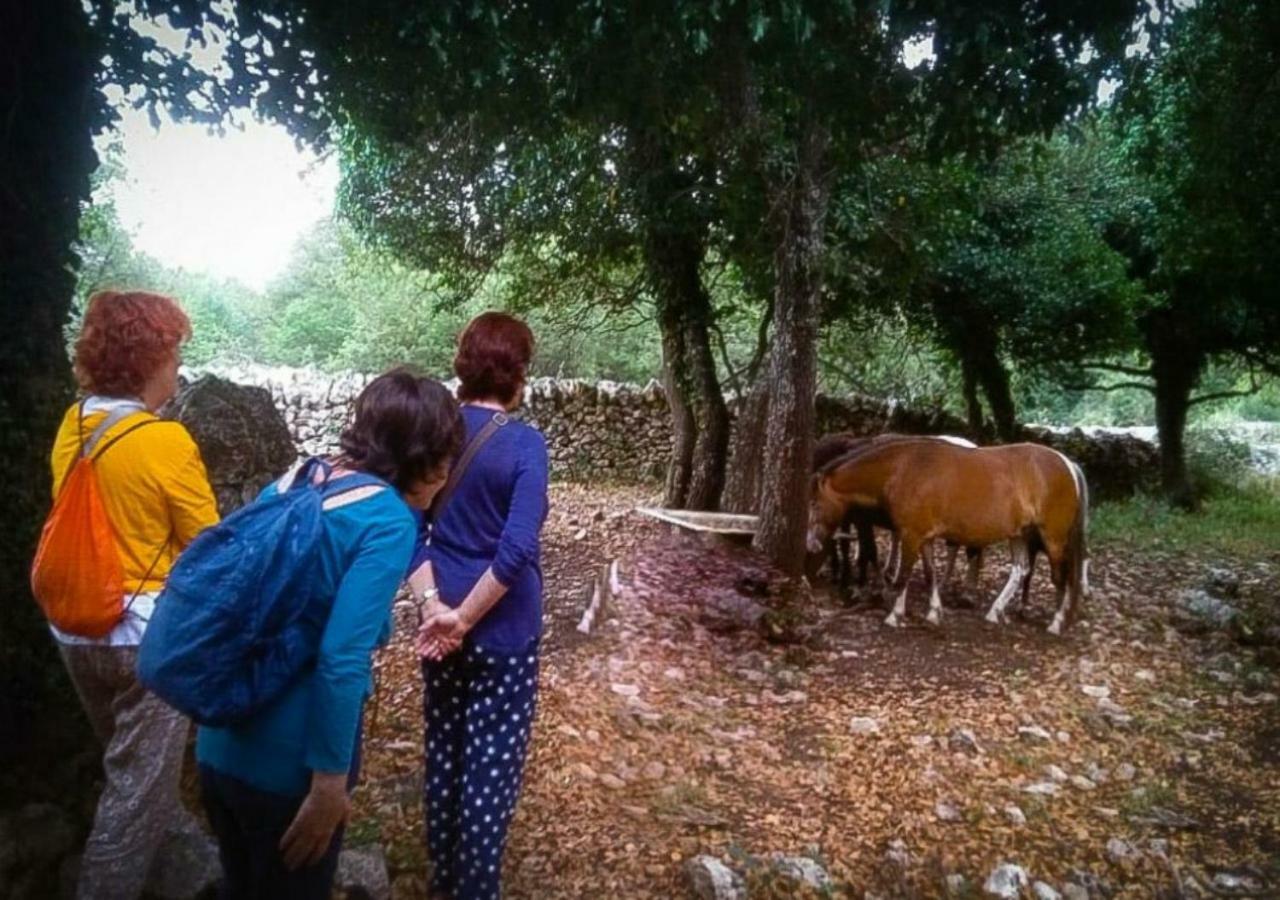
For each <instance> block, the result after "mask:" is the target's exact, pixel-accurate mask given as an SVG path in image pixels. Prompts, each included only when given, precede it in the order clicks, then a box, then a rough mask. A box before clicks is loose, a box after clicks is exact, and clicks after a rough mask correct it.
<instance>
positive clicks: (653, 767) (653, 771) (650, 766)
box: [641, 761, 667, 781]
mask: <svg viewBox="0 0 1280 900" xmlns="http://www.w3.org/2000/svg"><path fill="white" fill-rule="evenodd" d="M641 772H642V774H643V775H644V777H645V778H649V779H652V780H653V781H657V780H659V779H660V778H662V776H663V775H666V774H667V767H666V766H664V765H663V764H662V763H660V762H657V761H654V762H650V763H646V764H645V767H644V769H643V770H641Z"/></svg>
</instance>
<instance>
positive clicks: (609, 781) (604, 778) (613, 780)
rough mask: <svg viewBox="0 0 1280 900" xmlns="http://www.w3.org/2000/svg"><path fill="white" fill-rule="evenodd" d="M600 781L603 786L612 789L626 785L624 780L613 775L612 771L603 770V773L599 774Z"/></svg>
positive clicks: (618, 788) (620, 788)
mask: <svg viewBox="0 0 1280 900" xmlns="http://www.w3.org/2000/svg"><path fill="white" fill-rule="evenodd" d="M600 783H601V784H603V785H604V786H605V787H607V788H611V789H612V790H615V791H619V790H622V789H623V788H624V787H626V786H627V783H626V782H625V781H623V780H622V779H621V778H619V777H618V776H617V775H614V774H613V773H612V772H605V773H604V774H603V775H601V776H600Z"/></svg>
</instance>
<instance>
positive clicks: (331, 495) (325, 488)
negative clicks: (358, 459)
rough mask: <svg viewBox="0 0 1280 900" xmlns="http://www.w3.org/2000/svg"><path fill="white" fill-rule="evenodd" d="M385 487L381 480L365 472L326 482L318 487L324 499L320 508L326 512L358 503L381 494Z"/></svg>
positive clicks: (385, 484)
mask: <svg viewBox="0 0 1280 900" xmlns="http://www.w3.org/2000/svg"><path fill="white" fill-rule="evenodd" d="M386 487H387V483H386V482H385V481H383V480H382V479H381V478H378V477H376V476H373V475H369V474H367V473H365V472H355V473H354V474H351V475H344V476H342V477H341V478H338V479H337V480H336V481H332V482H330V481H326V482H325V483H324V484H322V485H320V494H321V496H322V497H323V498H324V499H323V501H322V503H321V508H322V509H324V510H325V511H328V510H331V509H339V508H341V507H343V506H348V505H350V504H352V503H359V502H360V501H361V500H365V499H367V498H369V497H372V496H374V495H375V494H380V493H382V492H383V490H385V489H386Z"/></svg>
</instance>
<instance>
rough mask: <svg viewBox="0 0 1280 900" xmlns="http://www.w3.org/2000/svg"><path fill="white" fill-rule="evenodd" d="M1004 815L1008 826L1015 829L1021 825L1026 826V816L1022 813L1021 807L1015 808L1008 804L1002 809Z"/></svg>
mask: <svg viewBox="0 0 1280 900" xmlns="http://www.w3.org/2000/svg"><path fill="white" fill-rule="evenodd" d="M1004 814H1005V817H1006V818H1007V819H1008V820H1009V822H1010V824H1012V825H1014V826H1015V827H1018V828H1021V827H1022V826H1023V825H1026V824H1027V814H1026V813H1024V812H1023V811H1022V807H1020V806H1015V805H1013V804H1012V803H1010V804H1009V805H1008V806H1006V807H1005V808H1004Z"/></svg>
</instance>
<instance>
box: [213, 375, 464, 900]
mask: <svg viewBox="0 0 1280 900" xmlns="http://www.w3.org/2000/svg"><path fill="white" fill-rule="evenodd" d="M461 439H462V422H461V420H460V417H459V413H458V407H457V404H456V403H455V402H454V399H453V397H451V396H450V395H449V392H448V390H446V389H445V387H444V386H443V385H441V384H440V383H438V382H435V381H431V380H430V379H426V378H418V377H416V376H414V375H412V374H410V373H409V372H407V371H403V370H397V371H394V372H389V373H387V374H386V375H383V376H381V377H379V378H377V379H375V380H374V381H373V382H371V383H370V384H369V386H368V387H367V388H365V390H364V392H363V393H362V394H361V395H360V397H359V398H358V399H357V400H356V406H355V418H354V421H353V423H352V425H351V427H350V428H348V429H347V430H346V431H345V432H344V433H343V435H342V455H340V456H339V457H337V458H336V459H334V460H331V463H332V465H333V474H332V476H331V478H332V479H341V478H342V477H345V476H349V475H350V474H352V473H354V472H364V473H366V474H369V475H374V476H377V477H378V478H379V479H381V480H383V481H385V482H387V484H386V486H378V485H371V486H369V487H364V488H356V489H354V490H351V491H347V492H346V493H342V494H338V495H335V496H334V497H332V498H331V499H329V500H327V501H325V513H324V526H325V528H324V537H323V541H322V543H321V547H320V557H321V565H320V567H319V569H318V571H316V572H315V577H316V578H317V579H320V580H321V581H322V582H323V584H324V586H325V588H326V590H327V591H328V592H329V593H330V594H331V595H332V596H333V598H334V599H333V606H332V609H331V611H330V613H329V620H328V623H327V625H326V626H325V630H324V635H323V637H322V638H321V644H320V648H319V654H318V657H317V660H316V664H315V667H314V668H313V669H311V670H310V671H308V672H307V673H306V674H305V675H304V676H302V677H301V678H299V679H298V681H297V682H295V683H294V684H293V685H291V686H290V687H289V689H288V690H287V691H286V692H285V693H284V694H283V695H282V696H281V697H280V698H279V699H278V700H277V701H276V702H274V703H273V704H271V705H270V706H269V707H267V708H266V709H264V710H263V711H262V712H260V713H257V714H256V715H254V716H252V717H251V718H249V719H247V720H245V721H243V722H238V723H236V724H235V725H233V726H228V727H224V728H207V727H202V728H200V731H199V735H198V738H197V741H196V758H197V759H198V761H199V763H200V783H201V793H202V796H203V801H204V807H205V810H206V811H207V813H208V815H209V822H210V824H211V825H212V827H213V831H214V834H215V835H216V836H217V838H218V847H219V854H220V856H221V859H222V865H223V870H224V878H223V886H222V896H223V898H226V900H231V898H235V900H240V898H252V900H258V898H261V900H277V898H286V897H287V898H290V900H307V898H324V900H328V897H329V895H330V892H331V889H332V884H333V877H334V873H335V871H336V868H337V863H338V853H339V851H340V849H341V846H342V829H343V825H344V824H345V822H346V820H347V815H348V813H349V811H350V801H349V799H348V793H347V792H348V790H349V789H350V788H351V787H352V786H353V785H354V784H355V781H356V778H357V774H358V772H359V768H360V716H361V711H362V709H363V706H364V701H365V697H366V696H367V695H368V693H369V690H370V668H371V664H372V655H373V650H374V648H375V646H377V645H379V644H382V643H385V642H386V640H387V638H388V637H389V636H390V633H391V601H392V599H393V598H394V596H395V593H396V590H397V589H398V588H399V586H400V583H401V581H402V580H403V578H404V574H405V571H406V567H407V565H408V563H409V561H410V559H411V557H412V555H413V552H414V546H415V544H416V543H417V524H416V522H415V519H414V517H413V515H412V513H411V512H410V507H416V508H418V509H425V508H426V507H427V506H428V505H429V504H430V503H431V500H432V498H433V497H434V496H435V494H436V492H437V491H438V490H439V489H440V487H441V486H442V485H443V484H444V482H445V479H446V476H447V475H448V470H449V464H450V461H451V460H452V458H453V457H454V455H455V454H456V452H457V450H458V447H459V444H460V443H461ZM285 477H286V478H289V477H290V476H285ZM277 489H278V486H277V485H272V486H269V487H268V488H267V489H266V491H264V495H265V494H270V493H273V492H275V491H276V490H277Z"/></svg>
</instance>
